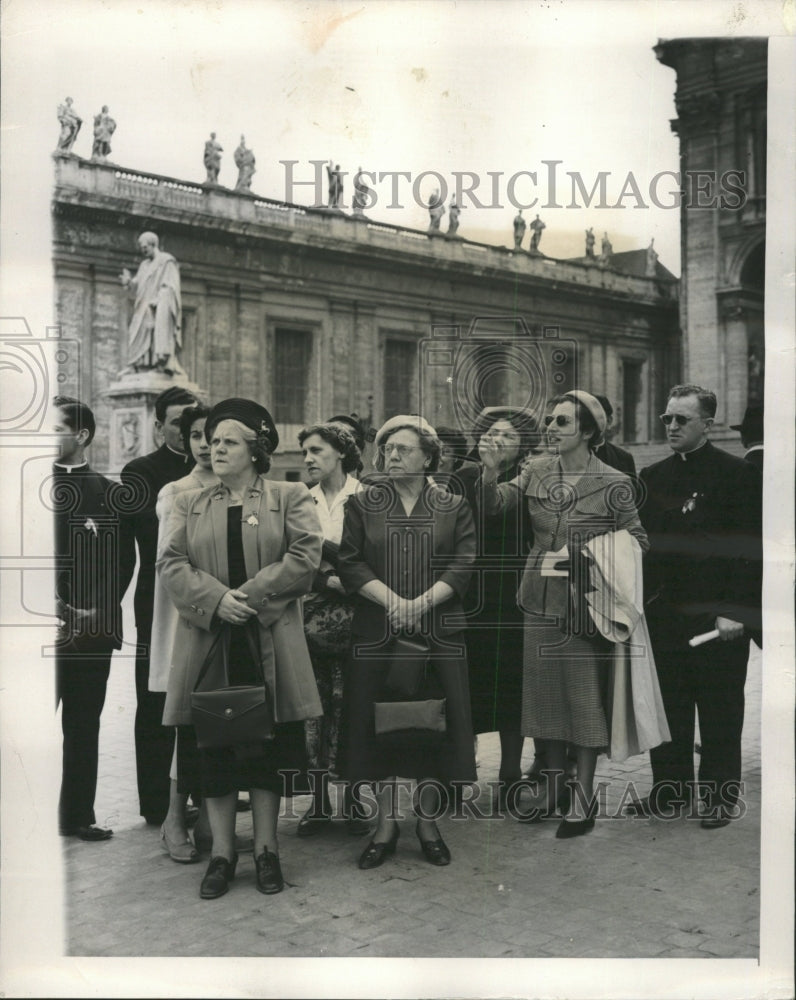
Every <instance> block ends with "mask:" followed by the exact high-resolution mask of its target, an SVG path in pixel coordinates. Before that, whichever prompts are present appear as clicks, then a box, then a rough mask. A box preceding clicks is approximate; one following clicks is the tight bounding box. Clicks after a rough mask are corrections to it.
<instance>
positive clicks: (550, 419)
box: [544, 413, 573, 427]
mask: <svg viewBox="0 0 796 1000" xmlns="http://www.w3.org/2000/svg"><path fill="white" fill-rule="evenodd" d="M572 422H573V418H572V417H565V416H564V414H563V413H559V414H558V416H556V417H554V416H553V415H552V413H548V415H547V416H546V417H545V418H544V425H545V427H549V426H550V425H551V424H553V423H554V424H555V425H556V427H568V426H569V425H570V424H571V423H572Z"/></svg>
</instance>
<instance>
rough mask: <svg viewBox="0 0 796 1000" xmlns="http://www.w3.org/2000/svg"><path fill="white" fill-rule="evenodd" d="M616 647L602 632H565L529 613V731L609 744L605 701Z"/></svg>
mask: <svg viewBox="0 0 796 1000" xmlns="http://www.w3.org/2000/svg"><path fill="white" fill-rule="evenodd" d="M612 663H613V650H612V647H611V645H610V643H607V642H606V641H605V640H604V639H602V638H601V637H596V638H594V639H591V638H586V637H584V636H580V635H566V634H565V633H563V632H562V631H561V630H560V629H559V628H557V627H556V626H555V625H540V624H539V620H538V618H530V617H527V618H526V623H525V648H524V676H523V686H522V723H521V730H522V733H523V735H524V736H533V737H534V738H535V739H543V740H561V741H563V742H566V743H573V744H575V745H577V746H581V747H592V748H594V749H597V750H601V751H605V750H607V749H608V744H609V738H608V725H607V722H606V712H605V705H606V699H607V697H608V681H609V677H610V667H611V664H612Z"/></svg>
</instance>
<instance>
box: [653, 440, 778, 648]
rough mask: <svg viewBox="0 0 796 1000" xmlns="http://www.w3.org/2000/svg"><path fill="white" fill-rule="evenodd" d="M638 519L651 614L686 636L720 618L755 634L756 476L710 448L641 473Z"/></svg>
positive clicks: (759, 566)
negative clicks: (644, 539)
mask: <svg viewBox="0 0 796 1000" xmlns="http://www.w3.org/2000/svg"><path fill="white" fill-rule="evenodd" d="M641 481H642V483H643V485H644V487H645V490H644V491H643V496H644V499H643V502H642V504H641V507H640V510H639V513H640V515H641V521H642V524H643V525H644V527H645V528H646V529H647V534H648V536H649V540H650V551H649V553H648V555H647V557H646V560H645V563H644V593H645V603H646V605H647V609H648V614H649V613H652V614H653V615H654V616H656V617H661V616H663V615H666V616H667V617H669V618H670V627H671V629H673V630H677V631H678V633H680V632H682V634H683V635H685V634H686V633H687V634H688V635H689V636H691V635H694V634H697V633H701V632H707V631H710V630H711V629H712V628H713V627H714V622H715V619H716V617H717V616H722V617H726V618H731V619H733V620H734V621H740V622H743V624H744V625H746V626H747V627H748V628H750V629H758V628H759V627H760V582H761V571H762V539H761V520H762V518H761V493H762V491H761V489H760V473H759V472H758V471H757V469H756V468H755V467H754V466H753V465H752V464H751V463H749V462H745V461H744V460H743V459H740V458H735V457H734V456H733V455H728V454H727V452H724V451H721V450H720V449H719V448H715V447H714V446H713V445H712V444H711V443H710V442H708V443H707V444H705V445H704V446H703V447H701V448H698V449H697V450H696V451H693V452H689V453H688V454H687V455H686V456H685V457H683V456H682V455H680V454H677V453H674V454H672V455H671V456H670V457H669V458H667V459H664V460H663V461H662V462H657V463H656V464H655V465H651V466H649V467H648V468H646V469H643V470H642V472H641Z"/></svg>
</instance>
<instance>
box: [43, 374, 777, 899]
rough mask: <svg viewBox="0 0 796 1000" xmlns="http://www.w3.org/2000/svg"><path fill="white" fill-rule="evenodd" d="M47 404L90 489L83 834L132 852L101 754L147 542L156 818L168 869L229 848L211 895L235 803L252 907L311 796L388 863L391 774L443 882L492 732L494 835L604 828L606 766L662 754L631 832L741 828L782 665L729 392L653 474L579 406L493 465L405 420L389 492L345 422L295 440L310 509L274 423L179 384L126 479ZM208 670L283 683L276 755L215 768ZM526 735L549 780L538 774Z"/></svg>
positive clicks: (139, 598) (86, 503) (383, 465)
mask: <svg viewBox="0 0 796 1000" xmlns="http://www.w3.org/2000/svg"><path fill="white" fill-rule="evenodd" d="M55 408H56V409H55V412H56V415H57V425H56V428H55V429H56V431H57V433H58V434H59V437H60V441H61V448H60V456H59V459H58V462H57V463H56V466H55V470H54V484H55V487H56V488H60V489H61V490H64V489H66V488H65V487H64V485H63V484H64V483H69V484H71V486H74V484H75V483H79V484H80V488H79V489H78V490H74V489H68V490H67V496H68V498H69V502H68V503H67V502H62V503H61V504H60V506H58V507H57V508H56V510H57V513H56V529H57V530H56V543H57V555H58V560H59V563H58V564H59V574H58V614H59V616H60V618H61V620H62V622H63V623H64V625H63V631H64V635H63V636H62V640H63V641H62V650H61V653H60V654H59V660H58V669H59V673H58V677H59V681H58V683H59V697H60V699H61V701H62V703H63V715H62V719H63V730H64V760H63V767H64V773H63V784H62V794H61V812H60V824H61V832H62V834H64V835H77V836H79V837H81V838H82V839H84V840H101V839H107V837H109V836H110V835H111V831H109V830H105V829H103V828H101V827H99V826H97V825H96V822H95V815H94V811H93V799H94V792H95V789H96V777H97V735H98V731H99V716H100V712H101V710H102V703H103V701H104V694H105V683H106V681H107V676H108V669H109V663H110V656H111V653H112V651H113V649H114V648H118V647H119V645H120V644H121V631H120V629H121V625H120V623H121V615H120V611H119V604H120V601H121V598H122V596H123V594H124V591H125V590H126V588H127V586H128V585H129V583H130V580H131V578H132V573H133V567H134V564H135V550H136V548H137V550H138V562H139V569H138V582H137V586H136V594H135V612H136V626H137V632H138V636H137V639H138V656H137V659H136V690H137V697H138V710H137V715H136V728H135V736H136V759H137V773H138V786H139V799H140V807H141V813H142V815H143V816H144V817H145V819H146V821H147V822H148V823H152V824H155V825H159V826H160V827H161V840H162V843H163V846H164V848H165V850H166V851H167V852H168V854H169V855H170V856H171V857H172V858H173V859H174V860H175V861H178V862H181V863H192V862H195V861H199V860H200V858H201V855H202V854H203V853H209V854H210V861H209V865H208V868H207V870H206V872H205V874H204V877H203V879H202V881H201V886H200V895H201V896H202V898H205V899H212V898H216V897H218V896H220V895H223V894H224V893H226V892H227V891H228V889H229V885H230V882H231V881H232V880H233V878H234V876H235V871H236V865H237V861H238V852H239V850H240V849H241V845H240V842H239V838H237V837H236V833H235V818H236V814H237V812H238V810H240V809H242V808H251V811H252V819H253V831H254V856H255V867H256V885H257V888H258V889H259V890H260V891H261V892H263V893H266V894H270V893H277V892H280V891H281V890H282V888H283V886H284V879H283V876H282V871H281V864H280V850H279V842H278V819H279V815H280V808H281V799H282V797H283V796H292V795H310V796H311V798H310V806H309V808H308V809H307V810H306V812H305V813H304V815H303V816H302V817H301V819H300V821H299V824H298V828H297V833H298V835H299V836H311V835H313V834H316V833H318V832H319V831H321V830H323V829H324V828H325V827H327V826H328V824H330V823H331V822H333V819H332V817H333V813H334V810H333V808H332V803H331V798H330V781H335V782H338V783H340V787H341V788H342V810H341V812H342V816H343V818H344V820H345V822H346V825H347V827H348V830H349V832H350V833H352V834H355V835H357V834H365V833H370V838H369V841H368V843H367V846H366V847H365V848H364V850H362V852H361V854H360V856H359V861H358V864H359V867H360V868H362V869H370V868H375V867H378V866H380V865H382V864H383V863H384V862H385V861H386V860H387V859H388V858H389V857H390V856H391V855H393V854H394V853H395V851H396V846H397V841H398V838H399V834H400V829H401V827H400V824H399V822H398V819H399V814H400V810H399V809H398V808H397V796H398V779H408V780H410V781H412V782H416V788H415V794H414V798H413V804H414V808H415V814H416V828H415V833H416V836H417V838H418V841H419V847H420V851H421V853H422V856H423V857H424V858H425V860H426V861H427V862H429V863H430V864H432V865H437V866H443V865H447V864H449V863H450V862H451V852H450V849H449V847H448V846H447V844H446V842H445V840H444V839H443V837H442V834H441V832H440V829H439V827H438V825H437V821H438V820H439V819H440V818H441V817H442V816H443V815H444V814H445V812H446V808H447V807H448V806H450V805H451V804H452V803H459V804H461V802H462V801H463V796H464V793H465V790H466V789H468V788H469V787H470V786H472V785H474V783H475V782H476V779H477V771H476V758H475V741H474V737H475V736H477V734H478V733H484V732H492V731H498V732H499V734H500V747H501V762H500V770H499V775H498V786H497V796H496V800H495V803H494V806H495V808H494V810H492V813H491V814H492V815H500V816H502V815H504V814H505V811H508V812H509V814H510V815H512V816H514V818H516V819H518V820H520V821H523V822H529V823H537V822H542V821H544V820H546V819H548V818H554V819H555V820H556V821H557V826H556V836H557V837H558V838H560V839H570V838H573V837H577V836H582V835H584V834H586V833H588V832H589V831H590V830H591V829H593V827H594V825H595V819H596V811H597V807H596V800H595V797H594V775H595V767H596V762H597V758H598V756H599V754H601V753H608V754H610V755H611V756H612V757H614V758H618V759H625V758H627V757H629V756H631V755H633V754H638V753H642V752H644V751H650V753H651V761H652V770H653V787H652V790H651V792H650V796H649V798H647V799H642V800H639V799H637V798H636V799H634V801H632V802H631V803H630V806H631V809H632V811H635V812H636V813H638V814H642V815H656V816H670V815H675V814H676V813H677V811H678V810H680V809H683V808H685V807H686V806H688V805H689V804H690V800H691V797H692V796H698V797H699V798H700V799H701V804H702V812H701V824H702V826H703V827H705V828H713V829H715V828H719V827H722V826H725V825H726V824H727V823H728V822H730V820H731V819H732V818H734V816H736V815H737V812H736V805H737V800H738V797H739V795H740V794H741V792H742V785H741V756H740V749H741V730H742V724H743V685H744V679H745V671H746V660H747V655H748V638H749V636H750V635H752V636H753V637H755V638H756V639H757V640H758V641H761V639H760V634H759V623H760V608H759V602H760V593H759V591H760V568H761V555H760V545H761V538H760V536H761V500H762V486H761V476H760V471H759V470H758V468H756V467H755V465H754V464H752V463H751V462H745V461H743V460H741V459H738V458H735V457H733V456H731V455H729V454H727V453H726V452H724V451H722V450H720V449H718V448H715V447H714V446H713V445H712V444H711V443H710V441H709V440H708V438H709V434H710V428H711V425H712V423H713V419H714V417H715V413H716V397H715V395H714V394H713V393H712V392H710V391H708V390H705V389H703V388H701V387H699V386H695V385H685V386H675V387H674V388H673V389H672V390H671V391H670V394H669V399H668V402H667V406H666V411H665V413H664V414H662V416H661V420H662V421H663V424H664V425H665V428H666V434H667V439H668V442H669V445H670V447H671V449H672V453H673V454H672V456H671V457H670V458H668V459H666V460H664V461H662V462H658V463H656V464H655V465H652V466H650V467H649V468H647V469H644V470H642V472H641V475H640V477H636V476H635V468H634V466H633V459H632V456H630V455H629V454H628V453H627V452H626V451H623V450H622V449H619V448H617V447H616V446H614V445H612V444H610V442H608V441H607V440H606V432H607V431H608V429H609V425H610V418H611V415H612V414H611V407H610V403H609V402H608V400H607V399H605V398H604V397H597V396H594V395H592V394H591V393H589V392H585V391H583V390H572V391H569V392H566V393H563V394H561V395H560V396H556V397H555V398H553V399H552V400H550V401H549V404H548V407H547V411H546V413H545V415H544V416H543V418H542V419H541V420H539V419H538V417H537V416H536V415H534V414H531V413H529V412H528V411H527V410H523V409H518V408H513V407H490V408H487V409H486V410H484V411H483V413H482V414H481V415H480V417H479V419H478V421H477V424H476V426H475V427H473V428H471V429H470V430H471V432H472V437H473V438H474V444H473V446H472V447H470V445H469V442H468V441H467V439H466V438H465V437H464V435H463V434H462V433H461V432H460V431H458V430H456V429H451V428H441V427H438V428H436V429H435V428H434V427H432V426H431V425H430V424H429V423H428V422H427V420H425V419H424V418H423V417H422V416H420V415H417V414H409V415H397V416H391V417H390V418H389V419H388V420H386V422H385V423H384V424H383V425H382V426H381V428H380V429H379V430H378V432H377V433H376V434H375V440H374V445H375V461H374V463H373V465H374V466H375V469H374V470H373V471H371V470H370V469H368V470H365V468H364V464H363V458H362V455H363V452H364V450H365V447H366V442H365V433H364V429H363V428H362V426H361V424H360V423H359V422H358V421H357V420H356V419H355V418H353V417H350V416H346V415H341V416H335V417H332V418H331V419H330V420H328V421H326V422H324V423H319V424H315V425H312V426H309V427H306V428H304V429H303V430H302V432H301V434H300V435H299V440H298V445H299V447H300V449H301V451H302V454H303V457H304V465H305V469H306V473H307V477H308V479H309V481H310V488H309V489H308V488H307V485H305V484H304V483H294V482H283V481H276V480H272V479H269V478H268V476H267V474H268V471H269V468H270V462H271V456H272V455H273V453H274V452H275V450H276V449H277V447H278V446H279V443H280V442H279V434H278V432H277V428H276V425H275V423H274V420H273V419H272V417H271V414H270V413H269V412H268V410H267V409H266V408H265V407H263V406H262V405H260V404H258V403H257V402H255V401H252V400H246V399H237V398H235V399H227V400H223V401H222V402H219V403H217V404H216V405H215V406H213V407H212V408H208V407H206V406H204V405H202V404H201V403H199V402H198V401H197V400H196V399H195V398H194V397H193V396H191V394H190V393H188V392H186V390H184V389H181V388H177V387H175V388H172V389H169V390H167V391H166V392H165V393H163V394H162V395H161V397H160V398H159V399H158V400H157V402H156V418H157V424H158V427H159V429H160V430H161V432H162V434H163V437H164V444H163V445H162V446H161V448H160V449H158V450H157V451H156V452H154V453H153V454H152V455H148V456H145V457H142V458H138V459H135V460H133V461H132V462H131V463H129V465H128V466H127V467H126V468H125V470H123V472H122V476H121V480H122V482H121V485H119V484H113V483H111V482H110V481H108V480H107V479H104V477H102V476H99V475H98V474H96V473H93V472H92V471H91V470H90V469H89V467H88V465H87V464H86V462H85V449H86V448H87V447H88V445H89V444H90V442H91V438H92V437H93V433H94V421H93V416H92V415H91V411H90V410H89V408H88V407H87V406H85V404H82V403H80V402H79V401H77V400H73V399H69V398H67V397H58V398H56V400H55ZM186 473H187V474H186ZM77 493H79V501H78V502H76V501H75V499H74V497H75V495H76V494H77ZM117 494H118V496H117ZM114 513H115V514H116V515H118V518H117V519H118V522H119V531H118V547H119V548H118V551H119V553H120V558H119V560H118V566H119V567H120V573H119V575H118V580H117V581H114V585H110V584H109V580H108V570H109V566H110V564H109V563H108V562H107V555H103V554H104V553H105V554H106V553H107V551H108V546H107V544H103V534H105V533H107V532H108V531H110V525H111V524H112V522H113V515H114ZM98 525H100V528H99V530H98V527H97V526H98ZM75 533H78V534H82V535H83V536H84V538H83V541H84V542H85V544H86V545H88V546H89V547H93V549H92V551H94V550H96V551H95V556H96V558H93V557H92V558H83V559H81V560H80V564H79V565H80V567H82V571H83V576H84V577H85V579H84V580H83V581H82V582H78V579H77V578H78V576H79V575H80V574H79V573H78V564H77V563H76V561H75V559H74V553H75V551H76V548H75V537H74V536H75ZM81 551H82V550H81ZM92 566H93V567H94V568H93V569H92V568H91V567H92ZM642 566H643V572H642ZM92 574H93V575H92ZM706 635H708V636H711V635H712V636H713V638H711V639H708V640H707V641H705V636H706ZM695 637H698V638H699V639H700V642H699V643H698V644H696V645H691V644H690V642H693V640H694V639H695ZM208 663H210V669H209V673H208V676H207V677H206V678H205V679H204V681H203V682H202V683H203V686H207V687H210V688H211V689H212V688H214V687H215V688H221V687H224V686H226V685H247V684H256V683H258V679H259V682H260V683H263V684H264V687H265V689H266V690H267V692H268V696H269V701H270V705H271V708H272V712H273V718H274V726H273V729H272V731H269V732H268V733H263V738H262V739H258V740H256V741H254V742H247V743H245V744H240V745H236V746H222V747H208V746H202V747H199V746H198V745H197V734H196V729H195V727H194V724H193V723H194V721H195V719H194V716H193V714H192V710H191V695H192V693H193V692H194V691H195V689H196V688H197V682H198V680H199V677H200V672H201V674H202V676H204V673H205V669H206V668H207V664H208ZM695 709H696V710H698V712H699V726H700V740H701V758H700V765H699V774H698V778H699V780H698V782H695V781H694V763H693V762H694V735H695V732H694V726H695ZM527 736H530V737H532V738H533V739H534V747H535V753H536V758H535V761H534V766H533V768H532V773H531V775H530V776H526V777H523V775H522V774H521V757H522V749H523V741H524V739H525V737H527ZM241 792H248V802H246V801H245V800H241V799H240V793H241ZM366 796H372V797H371V798H370V799H367V800H366ZM189 798H190V799H192V800H193V802H194V808H193V809H190V808H189V807H188V801H189ZM196 804H199V807H198V817H195V818H196V823H197V825H196V827H195V829H194V836H193V840H192V839H191V837H190V835H189V832H188V827H189V820H190V819H191V818H192V817H191V816H190V813H191V812H192V811H193V812H196V808H195V807H196Z"/></svg>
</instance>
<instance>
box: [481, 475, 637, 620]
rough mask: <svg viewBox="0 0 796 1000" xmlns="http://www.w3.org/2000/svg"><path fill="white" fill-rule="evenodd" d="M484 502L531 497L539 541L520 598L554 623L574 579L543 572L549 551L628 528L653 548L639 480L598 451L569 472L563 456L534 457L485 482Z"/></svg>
mask: <svg viewBox="0 0 796 1000" xmlns="http://www.w3.org/2000/svg"><path fill="white" fill-rule="evenodd" d="M480 496H481V502H482V503H483V505H484V509H485V511H486V513H487V514H490V515H493V514H497V513H499V512H500V511H502V510H505V509H507V508H511V507H514V506H516V505H517V504H519V503H522V502H525V503H527V505H528V513H529V514H530V517H531V524H532V526H533V536H534V540H533V546H532V547H531V550H530V552H529V553H528V558H527V560H526V563H525V571H524V573H523V578H522V583H521V584H520V589H519V591H518V594H517V601H518V603H519V605H520V607H521V608H522V610H523V611H524V612H525V613H526V614H528V615H538V616H539V617H540V619H541V618H545V619H547V621H548V622H550V623H551V624H554V623H558V622H560V621H561V620H562V619H564V618H565V617H566V615H567V612H568V607H569V579H568V578H567V577H565V576H542V573H541V569H542V562H543V560H544V556H545V554H546V553H547V552H551V551H552V552H556V551H558V550H559V549H561V548H563V547H564V546H567V549H568V551H569V553H570V556H571V555H572V553H573V551H578V550H580V549H581V548H582V547H583V545H584V544H585V543H586V542H587V541H588V540H589V538H592V537H594V536H595V535H602V534H606V533H608V532H612V531H620V530H621V529H623V528H625V529H627V530H628V531H629V532H630V534H631V535H634V536H635V537H636V538H637V539H638V542H639V545H640V546H641V549H642V551H646V550H647V549H648V548H649V543H648V541H647V535H646V532H645V531H644V529H643V528H642V526H641V521H640V520H639V517H638V513H637V511H636V493H635V487H634V484H633V481H632V480H631V479H630V478H629V477H628V476H626V475H624V474H623V473H621V472H617V471H616V470H615V469H612V468H610V467H609V466H607V465H605V463H604V462H601V461H600V460H599V459H598V458H596V457H595V456H594V455H590V456H589V461H588V463H587V465H586V468H585V469H584V470H583V471H582V472H576V473H571V472H565V471H564V470H563V469H562V468H561V463H560V461H559V458H558V456H545V457H543V458H536V459H532V460H531V461H530V462H528V463H527V465H526V466H525V467H524V469H523V470H522V471H521V472H520V474H519V475H518V476H517V477H516V478H515V479H512V480H511V481H510V482H508V483H501V484H500V485H497V484H491V485H486V484H482V489H481V491H480Z"/></svg>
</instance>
